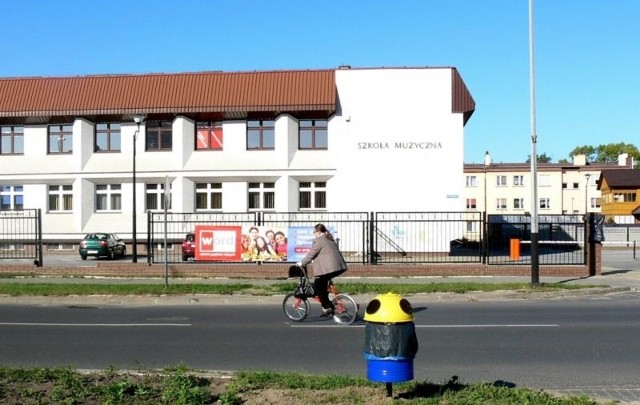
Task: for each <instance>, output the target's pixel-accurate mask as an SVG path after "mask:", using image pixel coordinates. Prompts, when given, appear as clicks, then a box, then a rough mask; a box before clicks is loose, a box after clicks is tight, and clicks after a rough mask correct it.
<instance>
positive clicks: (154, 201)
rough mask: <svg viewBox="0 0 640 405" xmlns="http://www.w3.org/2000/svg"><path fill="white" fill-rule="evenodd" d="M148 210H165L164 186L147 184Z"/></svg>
mask: <svg viewBox="0 0 640 405" xmlns="http://www.w3.org/2000/svg"><path fill="white" fill-rule="evenodd" d="M145 190H146V195H147V210H151V211H153V210H164V184H147V185H146V187H145ZM169 208H171V187H169V206H168V207H167V209H169Z"/></svg>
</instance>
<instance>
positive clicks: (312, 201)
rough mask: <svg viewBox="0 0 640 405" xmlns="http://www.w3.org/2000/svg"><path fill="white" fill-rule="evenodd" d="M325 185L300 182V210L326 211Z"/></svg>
mask: <svg viewBox="0 0 640 405" xmlns="http://www.w3.org/2000/svg"><path fill="white" fill-rule="evenodd" d="M326 208H327V183H326V182H324V181H316V182H300V209H301V210H304V209H326Z"/></svg>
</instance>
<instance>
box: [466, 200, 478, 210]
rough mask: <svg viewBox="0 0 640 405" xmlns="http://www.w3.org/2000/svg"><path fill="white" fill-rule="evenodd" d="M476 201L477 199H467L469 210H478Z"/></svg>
mask: <svg viewBox="0 0 640 405" xmlns="http://www.w3.org/2000/svg"><path fill="white" fill-rule="evenodd" d="M476 208H477V205H476V199H475V198H467V209H476Z"/></svg>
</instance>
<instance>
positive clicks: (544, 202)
mask: <svg viewBox="0 0 640 405" xmlns="http://www.w3.org/2000/svg"><path fill="white" fill-rule="evenodd" d="M550 208H551V204H550V203H549V199H548V198H541V199H540V209H544V210H548V209H550Z"/></svg>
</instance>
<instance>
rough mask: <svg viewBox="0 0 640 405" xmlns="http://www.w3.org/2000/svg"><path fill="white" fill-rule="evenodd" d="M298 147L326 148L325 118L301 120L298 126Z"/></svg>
mask: <svg viewBox="0 0 640 405" xmlns="http://www.w3.org/2000/svg"><path fill="white" fill-rule="evenodd" d="M298 147H299V148H300V149H327V120H301V121H300V124H299V128H298Z"/></svg>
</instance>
